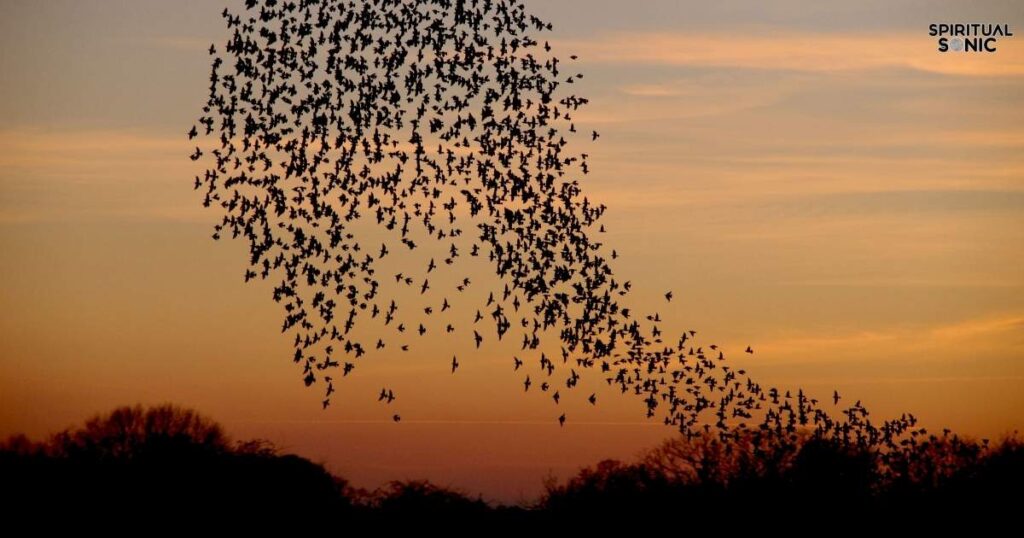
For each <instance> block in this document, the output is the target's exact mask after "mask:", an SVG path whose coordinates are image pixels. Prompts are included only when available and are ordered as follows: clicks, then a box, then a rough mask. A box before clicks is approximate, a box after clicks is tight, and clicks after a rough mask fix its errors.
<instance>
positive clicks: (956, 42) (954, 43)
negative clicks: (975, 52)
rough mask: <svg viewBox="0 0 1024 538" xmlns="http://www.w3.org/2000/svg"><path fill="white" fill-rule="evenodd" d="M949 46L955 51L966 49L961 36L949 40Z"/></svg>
mask: <svg viewBox="0 0 1024 538" xmlns="http://www.w3.org/2000/svg"><path fill="white" fill-rule="evenodd" d="M949 48H950V50H952V51H953V52H960V51H962V50H964V42H963V40H961V39H960V38H959V37H954V38H953V39H950V40H949Z"/></svg>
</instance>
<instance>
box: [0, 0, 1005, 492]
mask: <svg viewBox="0 0 1024 538" xmlns="http://www.w3.org/2000/svg"><path fill="white" fill-rule="evenodd" d="M527 5H528V6H530V8H531V9H532V10H533V11H535V12H536V13H538V14H539V15H541V16H542V17H543V18H545V19H547V20H549V21H551V22H552V23H553V24H554V26H555V29H554V32H552V33H550V34H548V36H547V38H549V39H550V41H551V43H552V45H553V46H554V47H555V50H556V52H557V53H558V54H559V55H561V56H568V55H569V54H578V55H579V56H580V61H579V66H580V69H581V71H582V73H584V75H585V78H584V79H583V80H582V81H580V83H579V87H578V88H576V91H578V92H579V93H580V94H582V95H584V96H587V97H588V98H590V99H591V104H590V106H589V107H588V108H587V109H586V110H585V111H584V112H582V113H580V114H578V116H577V122H578V123H579V124H581V125H584V126H586V128H587V129H589V128H593V129H596V130H598V131H600V133H601V138H600V140H599V141H598V142H597V143H595V144H593V145H591V146H588V147H587V151H588V152H589V153H590V155H591V169H592V171H591V173H590V175H589V176H587V178H586V180H585V189H587V192H588V193H589V195H590V197H591V198H593V199H596V200H599V201H601V202H603V203H606V204H607V205H608V206H609V210H608V212H607V214H606V217H605V224H606V226H607V227H608V230H609V232H608V234H607V235H606V236H605V237H604V238H603V239H604V241H605V242H606V243H608V244H609V245H610V246H613V247H614V248H616V249H617V251H618V254H619V255H620V258H619V259H618V260H616V263H615V264H614V268H615V270H616V273H617V274H618V275H619V276H620V277H621V279H623V280H631V281H632V282H633V283H634V287H635V288H636V289H635V292H634V294H633V296H632V297H631V299H630V301H632V302H633V305H634V307H635V308H637V309H639V310H652V309H657V310H658V311H659V312H660V313H661V316H662V317H663V318H666V323H665V324H664V325H663V329H665V330H666V331H667V332H673V333H677V332H680V331H682V330H685V329H695V330H697V331H699V333H700V334H701V336H702V338H703V339H705V341H708V342H717V343H718V344H719V345H721V346H723V347H724V348H725V349H726V352H727V353H729V354H730V355H731V356H732V357H734V360H735V361H736V362H737V364H740V365H742V366H743V367H745V368H746V369H747V370H748V372H749V373H750V374H751V376H752V377H754V378H755V379H758V380H759V381H761V382H762V383H765V384H774V385H777V386H779V387H783V388H789V387H798V386H800V387H804V388H806V389H808V390H809V391H811V392H812V393H813V394H815V395H817V396H819V397H822V398H824V397H827V396H828V395H831V393H832V390H833V389H834V388H835V389H838V390H839V391H840V392H841V393H842V394H843V395H844V396H845V397H847V398H849V399H851V400H856V399H860V400H862V401H863V402H864V404H865V405H867V406H868V407H869V408H870V409H871V410H872V413H873V416H879V417H883V416H890V415H893V414H898V413H901V412H903V411H912V412H914V413H915V414H917V415H918V416H919V417H921V419H922V421H923V422H924V423H925V424H926V425H928V426H930V427H937V428H942V427H946V426H948V427H951V428H953V429H954V430H956V431H959V432H962V433H964V434H968V435H974V436H991V437H998V436H1000V435H1001V434H1003V433H1007V432H1011V431H1013V430H1016V429H1024V151H1022V150H1024V3H1021V2H1019V1H1004V2H999V1H992V0H987V1H978V2H962V1H924V0H919V1H899V0H884V1H883V0H864V1H856V2H853V1H844V2H835V1H829V2H823V1H821V0H800V1H797V0H786V1H778V2H764V1H761V0H745V1H719V2H713V3H705V2H684V1H681V0H646V1H633V2H625V1H614V0H551V1H539V0H527ZM223 7H224V4H223V3H222V2H219V1H212V0H211V1H184V0H178V1H174V2H166V1H156V0H133V1H130V2H124V1H106V0H68V1H58V0H51V1H46V2H39V1H34V0H31V1H30V0H0V73H2V77H0V252H2V255H0V282H2V285H0V305H2V308H0V437H2V436H6V435H8V434H11V433H15V432H25V433H28V434H30V435H32V436H37V437H39V436H44V435H46V434H49V433H52V432H55V431H58V430H60V429H62V428H65V427H67V426H70V425H72V424H75V423H80V422H82V421H83V420H84V419H85V418H87V417H88V416H89V415H92V414H94V413H98V412H102V411H106V410H109V409H111V408H113V407H114V406H117V405H122V404H132V403H137V402H141V403H162V402H175V403H179V404H183V405H187V406H190V407H195V408H196V409H198V410H200V411H202V412H204V413H206V414H209V415H210V416H212V417H214V418H215V419H217V420H219V421H220V422H222V423H223V424H224V425H225V426H226V427H227V428H228V430H229V432H231V433H232V434H233V435H234V436H235V437H237V438H249V437H262V438H267V439H270V440H272V441H274V442H276V443H277V444H278V445H279V446H281V447H283V448H285V449H287V450H290V451H295V452H297V453H299V454H302V455H305V456H307V457H310V458H312V459H314V460H316V461H320V462H324V463H326V464H327V465H328V467H329V468H330V469H331V470H332V471H334V472H336V473H339V474H341V475H343V476H346V477H348V478H350V479H351V480H352V481H354V482H355V483H356V484H357V485H362V486H367V487H374V486H376V485H378V484H380V483H382V482H383V481H385V480H390V479H402V478H429V479H431V480H434V481H437V482H439V483H441V484H446V485H453V486H456V487H459V488H462V489H464V490H466V491H468V492H471V493H477V492H482V493H483V494H484V496H485V498H491V499H499V500H504V501H516V500H519V499H529V498H532V497H534V496H535V495H536V494H537V493H538V492H539V491H540V488H541V480H542V478H543V477H544V476H545V474H547V473H553V474H554V475H556V476H566V475H567V474H569V473H571V472H573V471H574V470H576V469H577V468H579V467H580V466H582V465H589V464H593V463H596V462H597V461H598V460H600V459H603V458H606V457H614V458H624V459H629V458H631V457H633V456H634V455H635V454H637V452H638V451H640V450H641V449H644V448H647V447H651V446H653V445H656V444H657V443H658V442H659V441H660V440H661V439H664V438H665V437H667V436H669V435H671V434H672V431H671V430H669V429H666V428H664V427H662V426H660V425H658V424H656V423H649V422H646V421H645V420H644V419H643V412H642V411H643V407H642V403H641V402H639V401H638V400H635V399H632V398H620V397H618V395H616V394H615V393H614V391H608V390H605V389H604V388H602V387H601V385H603V384H604V383H603V382H600V379H599V376H593V377H594V379H590V380H588V381H587V383H588V384H592V386H593V387H594V389H593V390H596V391H598V394H599V400H600V405H598V406H596V407H592V406H590V405H589V404H587V403H586V402H585V401H584V400H583V397H582V396H581V395H579V394H577V395H575V396H576V397H574V398H573V399H570V401H568V402H566V403H565V404H564V405H563V410H565V412H566V413H567V414H568V415H569V417H570V421H569V422H568V423H567V424H566V426H565V427H564V428H559V426H558V423H557V421H555V420H554V417H556V416H557V413H555V409H556V408H555V407H553V405H552V402H551V401H550V399H549V398H547V397H545V396H542V395H540V394H534V393H530V394H528V395H525V396H524V395H523V389H522V385H521V383H522V379H521V377H520V376H519V375H518V374H513V372H512V364H511V362H512V359H511V354H512V353H513V352H514V351H515V350H516V348H517V347H518V346H515V345H511V346H499V345H493V344H488V345H485V346H484V347H483V349H481V350H480V351H479V352H474V351H472V350H471V347H472V344H471V341H470V340H468V339H465V338H463V339H461V340H458V341H450V340H446V339H444V338H439V337H436V336H432V337H428V338H426V339H425V340H424V341H423V343H422V344H421V345H419V346H418V347H416V348H415V349H414V350H413V351H412V352H410V353H407V354H394V353H385V354H381V355H380V356H375V357H371V358H369V359H367V362H366V364H365V365H364V364H363V363H361V364H360V366H359V369H358V370H357V373H356V374H354V375H353V376H350V378H349V379H346V380H345V381H344V383H340V384H339V386H338V389H339V394H338V395H337V396H336V398H335V400H334V403H333V405H332V406H331V407H330V408H329V409H328V410H326V411H323V410H321V408H320V400H321V397H322V394H321V392H320V390H319V388H317V389H313V390H311V389H306V388H304V387H303V384H302V382H301V376H300V375H299V374H300V372H299V369H298V367H296V366H295V365H294V364H293V363H292V362H291V360H290V357H291V355H292V349H291V341H290V339H289V338H288V337H286V336H285V335H282V334H281V332H280V326H281V311H280V308H279V305H277V304H275V303H274V302H273V301H272V300H271V298H270V289H271V286H270V285H269V284H267V283H258V284H252V283H250V284H244V283H243V282H242V274H243V271H244V269H245V267H246V261H247V259H246V256H247V252H246V246H245V245H244V244H242V243H241V242H235V243H232V242H230V241H219V242H216V241H213V240H212V239H211V238H210V234H211V232H212V226H213V224H214V223H215V222H216V221H217V220H218V217H217V215H216V214H214V213H213V212H208V211H204V209H203V208H202V206H201V199H202V198H201V195H200V194H197V193H196V192H195V191H193V190H192V178H193V176H194V175H195V174H197V173H201V168H200V166H199V165H197V164H196V163H194V162H192V161H190V160H189V159H188V154H189V153H190V152H191V150H192V148H193V147H194V146H192V145H190V143H189V141H188V140H187V138H186V136H185V133H186V132H187V131H188V129H189V128H190V127H191V126H192V124H193V122H194V120H195V118H197V117H198V116H199V112H200V111H199V109H200V107H201V106H202V105H203V104H204V102H205V97H206V88H207V77H208V75H209V62H210V57H209V56H208V55H207V54H206V49H207V48H208V47H209V45H210V43H213V42H216V43H220V42H222V41H223V40H225V38H226V36H227V33H226V30H224V29H223V26H222V19H221V18H220V16H219V13H220V11H221V10H222V9H223ZM933 22H993V23H1005V24H1009V25H1010V28H1011V30H1012V31H1013V32H1014V33H1015V34H1017V33H1019V35H1015V36H1014V37H1007V38H1001V39H1000V40H999V48H998V52H996V53H993V54H967V53H962V54H953V53H946V54H942V53H939V52H937V51H936V38H934V37H930V36H929V35H928V25H929V24H931V23H933ZM369 243H370V244H373V242H372V241H370V242H369ZM481 278H483V276H482V275H481ZM667 290H673V292H674V294H675V296H676V299H675V300H674V301H673V302H672V303H670V304H666V303H665V302H664V300H663V299H662V294H663V293H664V292H665V291H667ZM474 308H475V307H474ZM747 345H751V346H753V347H754V349H755V350H756V353H755V354H754V355H752V356H751V355H746V354H744V353H741V351H742V350H743V349H744V348H745V347H746V346H747ZM453 350H454V351H455V352H458V353H459V354H460V362H461V363H462V368H461V369H460V371H459V372H458V374H457V375H452V374H451V373H450V366H449V365H450V356H451V353H452V352H453ZM531 366H532V365H531ZM595 373H596V372H595ZM382 385H388V386H392V387H394V389H395V392H396V393H398V394H399V401H398V402H396V403H397V404H401V408H400V409H401V413H402V415H403V421H402V423H401V424H394V423H392V422H391V420H390V416H391V413H392V411H393V410H392V409H391V408H386V407H384V406H382V405H381V404H379V403H377V402H376V398H375V394H376V393H377V392H378V391H379V390H380V388H381V387H382ZM588 386H589V385H588ZM582 390H585V391H586V394H589V393H590V390H588V389H582ZM534 392H536V391H534ZM583 396H585V395H583ZM559 412H561V411H559Z"/></svg>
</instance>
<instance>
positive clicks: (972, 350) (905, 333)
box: [758, 313, 1024, 361]
mask: <svg viewBox="0 0 1024 538" xmlns="http://www.w3.org/2000/svg"><path fill="white" fill-rule="evenodd" d="M758 348H759V350H760V351H761V352H763V354H764V355H767V356H770V357H777V358H785V359H786V360H789V359H793V360H797V361H800V360H804V359H813V360H816V361H817V360H821V359H822V358H823V357H834V358H838V359H844V358H849V357H851V356H857V357H869V356H874V357H886V356H887V357H912V358H928V359H934V360H944V359H949V358H955V359H970V358H973V357H976V356H980V355H988V356H1007V357H1016V358H1020V357H1021V356H1022V354H1024V314H1022V313H1009V314H1003V315H993V316H989V317H983V318H977V319H964V320H960V321H956V322H953V323H943V324H935V325H924V326H916V327H896V328H886V329H879V330H864V331H848V332H832V333H828V332H825V333H814V334H806V335H792V336H785V337H781V338H777V339H775V340H768V341H765V342H762V343H760V344H759V346H758Z"/></svg>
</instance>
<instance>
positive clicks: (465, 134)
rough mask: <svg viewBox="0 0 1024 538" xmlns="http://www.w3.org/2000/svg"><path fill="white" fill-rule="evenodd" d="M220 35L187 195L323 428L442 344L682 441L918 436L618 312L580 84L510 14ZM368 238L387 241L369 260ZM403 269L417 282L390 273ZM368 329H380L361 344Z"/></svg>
mask: <svg viewBox="0 0 1024 538" xmlns="http://www.w3.org/2000/svg"><path fill="white" fill-rule="evenodd" d="M223 18H224V20H225V22H226V25H227V29H228V32H229V33H230V38H229V39H228V40H227V42H226V43H224V44H223V45H221V46H220V47H218V46H211V47H210V49H209V54H210V56H211V57H212V70H211V73H210V78H209V98H208V100H207V102H206V104H205V106H203V108H202V115H201V117H200V118H199V119H198V121H197V122H196V124H195V125H194V126H193V127H192V128H191V129H190V130H189V131H188V137H189V139H190V140H192V139H196V138H201V139H205V141H206V142H205V143H201V142H200V141H198V140H197V141H196V142H195V143H196V147H195V150H194V152H193V153H192V155H191V159H192V160H193V161H202V162H203V163H204V166H205V168H206V170H205V171H204V172H203V173H202V174H200V175H197V176H196V177H195V188H196V189H197V190H198V191H200V192H201V193H202V194H203V204H204V205H205V206H207V207H211V208H214V209H215V210H216V211H218V212H219V215H220V217H221V220H220V222H219V223H218V224H216V225H215V229H214V234H213V237H214V238H215V239H219V238H221V237H232V238H237V239H241V240H243V241H245V242H246V243H247V244H248V248H249V267H248V268H247V269H246V271H245V280H246V281H250V280H253V279H261V280H267V281H270V283H271V284H272V285H273V298H274V300H275V301H276V302H278V303H280V304H281V306H282V307H283V312H284V319H283V323H282V331H283V332H284V333H287V334H288V335H290V336H289V338H293V342H294V356H293V359H294V361H295V362H296V363H298V364H299V365H300V366H301V368H302V377H303V380H304V382H305V384H306V385H307V386H309V385H314V384H319V385H321V386H323V387H324V400H323V406H324V407H325V408H326V407H327V406H328V405H329V404H330V401H331V395H332V393H334V391H335V386H336V384H337V383H339V382H340V380H341V378H343V377H346V376H348V375H350V374H351V373H352V372H353V370H354V369H355V368H356V367H357V365H358V364H359V361H360V359H361V358H365V357H366V356H367V355H369V354H371V353H374V352H383V351H382V350H385V349H387V351H388V352H393V351H395V350H400V351H405V352H408V351H409V350H410V343H409V342H411V341H415V339H416V338H417V337H423V336H424V335H425V334H426V333H428V332H434V331H437V332H440V333H441V334H444V335H445V336H446V337H451V338H456V337H458V338H466V339H469V341H470V342H472V346H473V347H475V348H480V346H481V345H482V344H483V343H484V342H485V341H491V340H505V339H512V340H513V341H514V342H516V343H518V344H520V345H521V352H520V353H518V354H517V355H516V356H514V357H511V358H510V370H511V371H512V372H514V373H515V375H520V376H522V385H523V387H524V391H527V392H529V391H531V390H533V391H537V390H540V391H543V392H546V393H548V394H550V395H551V398H552V399H553V400H554V402H555V404H556V405H559V404H560V402H561V400H562V399H564V398H566V397H567V396H568V395H571V394H573V390H574V389H576V388H577V387H578V386H579V382H580V380H581V378H582V376H583V375H586V374H589V375H599V376H601V378H603V380H604V382H606V383H607V384H608V385H609V386H611V387H614V388H615V389H617V390H618V391H619V392H621V393H623V394H626V395H632V396H634V397H637V398H639V399H640V400H641V401H642V402H644V404H646V414H647V416H648V417H649V418H653V419H656V420H661V421H663V422H664V423H665V424H666V425H669V426H672V427H675V428H677V429H678V430H679V431H680V432H681V433H682V434H684V435H688V436H697V435H708V434H712V435H718V436H720V437H721V438H722V440H724V441H728V440H730V439H739V438H740V437H741V436H744V437H747V438H749V436H750V435H754V436H763V437H764V438H766V439H767V438H772V439H774V440H776V441H777V440H778V439H793V440H795V439H796V438H797V436H798V435H801V432H808V431H809V432H811V433H812V434H813V435H816V436H819V437H823V438H827V439H831V440H834V441H837V442H841V443H844V444H849V445H856V446H859V447H881V448H883V449H885V450H897V451H898V450H908V449H910V448H912V447H914V446H916V445H917V444H918V443H919V441H920V440H922V439H923V438H924V436H925V435H927V432H926V430H924V429H923V428H921V427H920V426H919V425H918V424H917V420H916V418H915V417H914V416H913V415H911V414H904V415H902V416H899V417H896V418H893V419H887V420H881V421H875V420H873V419H872V418H871V417H870V416H869V413H868V410H867V409H866V408H865V407H864V406H863V405H861V403H860V402H859V401H858V402H856V403H854V404H853V405H849V406H841V405H840V402H841V401H842V400H841V397H840V395H839V394H838V393H834V394H833V396H832V398H830V399H828V400H827V401H825V402H819V401H818V400H817V399H814V398H811V397H809V396H808V395H807V394H805V393H804V392H803V391H802V390H797V391H795V392H793V391H781V390H779V389H776V388H773V387H765V386H762V385H761V384H759V383H757V382H756V381H755V380H754V379H753V378H751V377H750V376H749V375H748V374H747V372H746V371H745V370H744V369H741V368H736V367H734V366H733V365H732V364H730V362H729V361H727V360H726V357H725V354H724V352H723V351H722V350H721V349H719V347H718V346H717V345H715V344H710V345H709V344H701V343H700V342H699V341H698V339H697V333H696V332H695V331H692V330H691V331H686V332H683V333H681V334H679V335H678V336H668V335H666V334H663V333H662V330H661V328H660V327H661V321H662V320H661V317H660V316H659V315H658V314H657V313H638V312H634V311H633V310H632V309H630V308H628V307H627V306H626V302H625V301H624V298H625V297H626V296H627V295H628V294H629V293H630V290H631V288H632V285H631V283H630V282H628V281H622V280H620V279H618V278H616V276H615V274H614V273H613V271H612V269H611V267H610V265H609V263H610V259H614V258H616V257H617V253H616V252H615V251H614V250H613V251H611V254H610V255H609V254H606V252H607V248H606V247H605V246H604V245H603V243H602V242H601V241H600V240H598V239H599V238H600V237H601V234H602V233H604V232H605V227H604V225H603V224H602V223H601V222H600V220H601V217H602V215H603V213H604V212H605V206H604V205H601V204H597V203H594V202H592V201H591V200H589V199H588V197H587V196H586V195H585V193H584V190H583V188H582V185H581V182H582V181H583V180H584V178H585V177H586V176H587V174H588V173H589V171H590V168H589V164H588V159H589V153H588V152H589V151H591V149H590V148H591V147H592V146H595V145H596V144H598V143H599V142H598V141H599V138H600V134H599V133H598V132H596V131H593V130H590V131H589V132H587V130H585V129H584V128H583V127H582V126H580V125H577V123H576V120H575V119H574V117H575V116H576V115H577V112H578V111H579V110H580V108H581V107H583V106H584V105H586V104H587V99H586V98H583V97H580V96H577V95H575V94H574V93H573V91H572V89H573V88H574V84H576V83H577V81H579V80H580V79H581V78H582V77H583V75H582V74H580V73H579V72H577V70H575V69H574V67H573V66H574V63H575V61H576V60H577V58H576V56H570V57H569V59H568V60H566V61H563V60H561V59H559V58H558V57H557V56H556V55H555V54H554V53H553V50H552V46H551V45H550V43H549V42H547V41H545V40H544V39H543V38H542V35H543V33H544V32H548V31H550V30H551V29H552V26H551V24H549V23H547V22H544V21H542V20H541V19H539V18H538V17H536V16H534V15H532V14H531V13H530V12H529V11H528V9H527V7H526V5H525V4H524V3H523V2H522V1H521V0H359V1H354V0H295V1H282V0H263V1H257V0H246V2H245V9H244V10H243V11H241V12H240V13H233V12H231V11H230V10H227V9H226V10H224V12H223ZM201 146H202V147H201ZM370 236H372V237H376V238H379V237H382V236H383V237H385V238H386V240H384V241H382V242H381V244H379V245H378V244H377V241H378V240H377V239H374V242H373V244H370V243H368V242H367V241H366V240H365V239H364V240H363V241H361V240H360V238H365V237H370ZM419 252H431V253H432V254H422V255H417V253H419ZM399 255H401V256H406V258H402V259H403V260H411V261H407V262H402V268H403V269H402V270H401V271H400V272H397V273H395V274H392V273H387V274H384V272H383V269H382V268H383V267H384V266H385V265H384V261H385V260H386V259H387V258H389V257H396V256H399ZM410 256H411V257H410ZM463 263H482V264H484V265H485V266H487V267H490V269H491V270H493V272H494V274H495V275H496V276H497V278H498V282H500V284H499V285H498V287H497V289H493V290H485V291H484V292H483V293H482V294H481V295H480V303H481V304H477V305H470V306H468V308H470V310H474V309H475V310H476V314H475V316H474V317H473V319H472V321H471V322H467V323H469V326H466V325H465V324H462V323H461V322H459V323H457V322H456V320H454V319H453V318H454V316H453V315H452V313H453V311H454V310H453V307H454V305H455V304H456V303H458V302H460V301H461V302H462V303H467V302H470V301H472V300H473V299H471V297H470V294H469V293H467V290H469V289H471V288H473V287H474V284H475V282H473V280H472V279H470V278H469V277H468V276H462V274H458V273H456V275H457V276H456V277H455V280H454V282H456V283H457V284H456V285H454V286H452V287H451V288H448V287H447V286H446V285H443V284H442V282H445V280H444V278H443V277H441V275H440V274H441V273H442V272H457V271H458V270H459V268H460V267H461V266H462V264H463ZM442 288H444V289H442ZM390 290H403V291H402V293H403V294H405V295H412V296H416V297H417V298H418V299H420V300H422V301H425V302H426V304H427V306H425V307H417V308H407V307H405V306H404V305H399V304H398V301H397V298H398V293H397V292H395V291H390ZM448 292H454V293H455V295H454V297H455V299H451V300H450V299H449V297H448ZM483 294H486V299H485V300H484V299H483ZM437 295H443V300H440V299H441V298H439V297H437ZM664 300H665V301H666V302H668V301H672V300H673V294H672V292H667V293H665V294H664ZM431 301H433V302H431ZM463 308H466V306H463ZM361 323H374V324H377V325H379V326H380V327H381V329H380V330H379V331H377V332H375V333H374V336H373V337H366V336H365V335H362V333H360V331H357V330H356V327H357V325H359V324H361ZM382 335H388V336H382ZM542 339H544V340H545V341H546V342H547V344H546V346H545V347H544V349H554V348H560V352H558V353H555V354H554V355H552V356H549V355H548V354H546V353H545V352H544V351H542ZM746 352H747V353H753V349H751V348H750V347H747V348H746ZM534 361H536V364H538V365H539V368H538V369H537V370H530V369H529V367H528V366H527V365H528V364H534V363H535V362H534ZM459 366H460V362H459V359H458V357H457V356H453V357H452V359H451V371H452V373H453V374H454V373H456V372H457V371H458V369H459ZM583 396H584V397H585V398H586V400H587V401H588V402H589V403H590V404H594V405H596V404H597V395H596V393H591V394H589V395H586V394H584V395H583ZM379 400H380V401H381V402H382V403H383V404H390V403H391V402H393V401H394V400H395V393H394V392H393V391H392V390H391V389H388V388H384V389H382V390H381V392H380V397H379ZM393 419H394V420H395V421H396V422H398V421H399V420H401V417H400V416H399V414H397V413H395V414H394V415H393ZM557 420H558V422H559V423H560V424H565V422H566V420H567V418H566V414H565V413H561V414H560V415H559V416H558V417H557Z"/></svg>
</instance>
